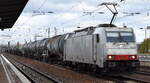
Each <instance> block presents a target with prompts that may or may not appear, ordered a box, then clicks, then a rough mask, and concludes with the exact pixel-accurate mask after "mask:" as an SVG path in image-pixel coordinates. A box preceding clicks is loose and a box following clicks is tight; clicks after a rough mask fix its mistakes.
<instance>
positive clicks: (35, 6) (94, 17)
mask: <svg viewBox="0 0 150 83" xmlns="http://www.w3.org/2000/svg"><path fill="white" fill-rule="evenodd" d="M105 1H106V0H30V1H29V2H28V4H27V6H26V7H25V9H24V11H23V13H22V15H21V16H20V18H19V19H18V21H17V22H16V24H15V26H14V27H13V28H12V29H10V30H9V29H8V30H5V31H4V32H0V35H3V34H8V35H11V36H12V37H11V39H9V38H4V37H3V42H1V43H7V42H8V41H11V42H13V43H16V42H17V41H19V42H21V43H24V42H25V40H27V41H30V40H32V41H33V40H34V36H35V34H39V35H42V36H43V37H41V38H44V37H47V32H46V30H47V28H50V29H51V36H54V33H55V31H54V27H56V28H57V29H58V31H57V32H58V34H63V33H64V32H63V29H64V31H65V32H66V33H67V32H71V31H73V30H75V29H77V26H81V27H87V26H91V25H93V26H95V25H97V24H101V23H109V22H110V19H111V17H112V14H111V12H110V11H109V10H108V9H107V8H105V7H104V6H103V7H97V5H98V4H100V3H103V2H105ZM107 2H108V1H107ZM109 2H117V3H119V4H120V6H119V7H117V9H118V11H119V14H118V18H117V19H116V21H115V24H116V25H118V26H122V25H123V24H126V25H127V26H129V27H133V28H134V30H135V33H136V36H137V42H142V41H143V39H144V31H143V30H140V29H139V28H141V27H143V28H145V27H146V26H147V25H149V24H150V20H149V19H150V17H149V16H147V12H150V11H149V10H150V5H149V4H150V1H148V0H125V2H120V0H109ZM34 11H40V12H45V13H42V14H39V13H33V12H34ZM50 11H52V12H54V13H46V12H50ZM83 12H94V13H92V14H91V15H90V14H87V13H83ZM98 12H105V13H104V14H99V13H98ZM123 12H129V13H132V12H133V13H134V12H140V13H141V14H140V15H135V16H128V15H126V14H123ZM139 34H140V35H139ZM0 38H1V37H0ZM41 38H38V39H41ZM1 39H2V38H1ZM4 41H6V42H4Z"/></svg>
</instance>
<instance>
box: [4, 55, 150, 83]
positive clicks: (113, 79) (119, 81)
mask: <svg viewBox="0 0 150 83" xmlns="http://www.w3.org/2000/svg"><path fill="white" fill-rule="evenodd" d="M6 57H7V58H9V60H10V61H13V63H14V65H18V66H19V69H20V70H22V72H23V73H25V74H26V73H28V74H31V73H33V74H34V75H30V76H29V78H30V77H34V76H37V77H34V79H32V80H34V81H36V83H41V76H39V75H36V73H37V72H40V75H44V76H46V79H47V78H51V79H52V78H53V80H54V81H53V82H52V83H54V82H59V83H62V82H63V83H68V82H69V83H72V82H74V83H128V82H129V83H141V82H145V83H150V80H149V77H150V75H149V74H146V73H145V74H144V71H143V72H142V71H141V72H135V73H128V74H127V73H125V74H120V75H117V76H116V75H114V74H113V75H112V74H109V75H107V74H101V75H100V74H99V73H92V72H91V73H89V72H88V73H87V72H84V71H80V72H77V71H75V72H77V73H78V74H81V75H73V74H72V73H71V72H72V71H70V70H72V69H70V68H69V67H66V68H63V66H62V67H60V66H55V67H56V68H59V69H60V70H59V69H55V68H54V70H57V71H60V72H58V73H59V75H64V74H65V76H70V77H71V78H70V77H64V76H59V75H54V74H53V75H50V74H49V73H48V72H47V73H46V74H45V73H43V72H42V71H40V70H39V68H37V70H35V66H34V65H33V63H34V62H32V61H30V60H27V61H23V59H21V58H20V57H19V56H14V55H12V57H11V56H10V55H8V56H6ZM14 57H15V58H14ZM23 58H24V57H23ZM18 59H20V61H23V62H22V63H26V62H29V61H30V64H31V63H32V66H31V65H29V64H28V63H27V64H28V65H26V64H22V63H21V62H20V61H19V62H18V61H17V60H18ZM38 62H39V61H38ZM37 64H39V63H37ZM39 65H40V64H39ZM48 66H50V65H48ZM50 67H54V66H50ZM28 68H29V70H25V69H28ZM33 69H34V72H29V71H30V70H33ZM46 69H47V68H44V71H47V70H46ZM62 70H63V71H62ZM68 70H69V74H70V75H67V74H68V73H64V72H66V71H68ZM25 71H26V72H25ZM57 71H56V72H57ZM73 71H74V70H73ZM56 72H55V73H56ZM52 73H54V72H51V74H52ZM60 73H62V74H60ZM71 74H72V75H71ZM82 75H83V76H82ZM52 76H54V77H52ZM74 76H77V77H74ZM39 77H40V78H39ZM35 78H36V79H35ZM85 78H86V79H85ZM55 80H56V81H55ZM77 80H78V81H77ZM42 83H47V82H43V81H42ZM48 83H50V82H48Z"/></svg>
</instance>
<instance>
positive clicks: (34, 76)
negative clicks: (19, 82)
mask: <svg viewBox="0 0 150 83" xmlns="http://www.w3.org/2000/svg"><path fill="white" fill-rule="evenodd" d="M7 59H8V60H9V61H10V62H11V63H13V65H14V66H15V67H16V68H17V69H19V70H20V71H21V72H22V73H23V74H24V75H25V76H26V77H27V78H28V79H29V80H30V81H31V82H32V83H58V82H59V83H60V81H59V80H56V79H55V78H53V77H50V76H48V75H46V74H44V73H42V72H40V71H38V70H37V69H35V68H33V67H31V66H28V65H26V64H23V63H20V62H19V61H17V60H15V59H13V58H8V57H7Z"/></svg>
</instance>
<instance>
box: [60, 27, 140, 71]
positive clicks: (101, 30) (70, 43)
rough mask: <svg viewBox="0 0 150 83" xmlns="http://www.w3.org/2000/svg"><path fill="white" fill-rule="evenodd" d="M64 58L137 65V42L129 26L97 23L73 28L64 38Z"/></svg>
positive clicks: (125, 66) (115, 66) (118, 65)
mask: <svg viewBox="0 0 150 83" xmlns="http://www.w3.org/2000/svg"><path fill="white" fill-rule="evenodd" d="M63 55H64V58H63V59H64V60H65V61H72V62H78V63H86V64H92V65H96V66H98V67H99V68H103V69H106V70H107V69H115V70H118V69H121V70H122V69H127V70H133V69H138V67H139V60H138V56H137V46H136V43H135V35H134V32H133V29H132V28H121V27H120V28H119V27H116V26H110V25H108V26H107V25H106V24H103V25H98V26H96V27H88V28H86V29H82V30H77V31H75V32H74V33H73V34H72V35H71V36H70V37H68V38H66V39H65V44H64V54H63Z"/></svg>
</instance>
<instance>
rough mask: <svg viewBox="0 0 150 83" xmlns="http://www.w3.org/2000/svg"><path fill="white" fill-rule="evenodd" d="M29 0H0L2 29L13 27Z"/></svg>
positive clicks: (0, 27)
mask: <svg viewBox="0 0 150 83" xmlns="http://www.w3.org/2000/svg"><path fill="white" fill-rule="evenodd" d="M27 2H28V0H0V29H1V30H4V29H6V28H12V26H13V25H14V23H15V22H16V20H17V19H18V17H19V16H20V14H21V12H22V11H23V9H24V7H25V5H26V4H27Z"/></svg>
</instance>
